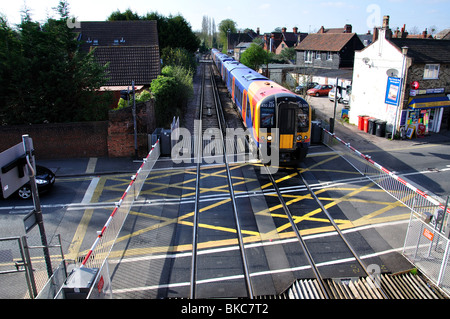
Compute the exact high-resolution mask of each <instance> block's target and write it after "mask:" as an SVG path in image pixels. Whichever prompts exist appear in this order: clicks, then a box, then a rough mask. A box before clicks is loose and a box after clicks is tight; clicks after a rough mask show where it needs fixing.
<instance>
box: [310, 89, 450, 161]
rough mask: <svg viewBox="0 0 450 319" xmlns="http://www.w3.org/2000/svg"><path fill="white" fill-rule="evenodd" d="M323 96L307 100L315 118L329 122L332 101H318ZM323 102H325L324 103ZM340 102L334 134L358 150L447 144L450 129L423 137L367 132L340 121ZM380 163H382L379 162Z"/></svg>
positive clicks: (386, 149)
mask: <svg viewBox="0 0 450 319" xmlns="http://www.w3.org/2000/svg"><path fill="white" fill-rule="evenodd" d="M323 99H325V98H311V99H310V100H309V101H308V102H309V103H310V105H311V106H312V107H313V108H314V110H315V113H316V119H320V120H322V121H325V122H327V123H329V120H330V118H332V117H333V112H334V110H333V103H331V102H329V103H328V99H326V100H327V101H320V100H323ZM324 102H325V103H324ZM342 108H343V105H342V104H338V106H337V109H336V124H335V133H336V136H338V137H339V138H341V139H342V140H344V141H345V142H347V143H350V144H351V145H352V146H353V147H355V148H356V149H357V150H359V151H360V152H364V151H369V150H373V149H374V148H377V149H382V150H384V151H389V150H390V149H392V148H396V149H398V148H408V147H410V146H412V145H417V144H427V143H428V144H449V143H450V131H449V130H444V129H441V132H440V133H430V135H427V136H424V137H413V138H412V139H404V140H402V139H400V140H392V139H388V138H386V137H378V136H376V135H372V134H368V133H366V132H364V131H360V130H359V129H358V127H357V125H353V124H349V123H347V122H344V121H342V119H341V118H340V114H341V110H342ZM380 164H381V165H382V163H380Z"/></svg>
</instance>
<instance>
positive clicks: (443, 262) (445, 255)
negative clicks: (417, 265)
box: [437, 240, 450, 287]
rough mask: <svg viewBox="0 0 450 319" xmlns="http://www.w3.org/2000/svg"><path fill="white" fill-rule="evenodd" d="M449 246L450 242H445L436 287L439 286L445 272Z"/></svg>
mask: <svg viewBox="0 0 450 319" xmlns="http://www.w3.org/2000/svg"><path fill="white" fill-rule="evenodd" d="M449 244H450V240H447V245H446V246H445V253H444V256H443V257H442V264H441V269H440V270H439V277H438V280H437V285H438V287H440V286H441V283H442V279H443V278H444V273H445V270H446V268H447V259H448V249H449V246H450V245H449Z"/></svg>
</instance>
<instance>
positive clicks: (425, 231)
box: [423, 228, 434, 241]
mask: <svg viewBox="0 0 450 319" xmlns="http://www.w3.org/2000/svg"><path fill="white" fill-rule="evenodd" d="M423 235H424V236H425V238H427V239H428V240H430V241H433V238H434V234H433V233H432V232H431V231H429V230H428V229H427V228H425V229H424V230H423Z"/></svg>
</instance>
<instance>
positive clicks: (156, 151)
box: [80, 140, 161, 298]
mask: <svg viewBox="0 0 450 319" xmlns="http://www.w3.org/2000/svg"><path fill="white" fill-rule="evenodd" d="M160 153H161V152H160V142H159V140H157V142H156V143H155V145H153V147H152V149H151V151H150V152H149V154H148V155H147V157H146V158H145V159H144V161H143V163H142V165H141V167H140V168H139V170H138V171H137V173H136V175H134V176H133V177H132V180H131V183H130V184H129V185H128V187H127V189H126V191H125V192H124V194H123V195H122V197H121V199H120V200H119V202H118V203H117V204H116V206H115V208H114V210H113V211H112V213H111V215H110V216H109V218H108V220H107V221H106V223H105V225H104V226H103V228H102V229H101V230H100V231H98V236H97V238H96V240H95V242H94V243H93V245H92V247H91V248H90V249H89V251H88V253H87V254H86V256H85V257H84V259H83V261H82V263H81V266H80V268H83V267H86V268H90V269H98V272H97V274H96V277H95V281H94V283H93V285H92V288H91V291H90V293H89V295H88V298H105V297H106V298H108V297H111V285H110V277H109V271H108V262H107V258H108V256H109V254H110V252H111V250H112V248H113V246H114V243H115V241H116V239H117V236H118V235H119V233H120V230H121V229H122V226H123V224H124V222H125V220H126V218H127V216H128V213H129V212H130V210H131V207H132V206H133V203H134V201H135V200H136V199H137V197H138V196H139V193H140V192H141V189H142V186H143V185H144V183H145V180H146V179H147V177H148V175H149V174H150V172H151V170H152V168H153V166H154V165H155V163H156V161H157V160H158V158H159V156H160Z"/></svg>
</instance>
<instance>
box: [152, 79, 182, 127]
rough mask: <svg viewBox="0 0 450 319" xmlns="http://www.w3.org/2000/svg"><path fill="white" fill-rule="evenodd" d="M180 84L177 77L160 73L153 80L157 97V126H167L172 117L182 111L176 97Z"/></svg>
mask: <svg viewBox="0 0 450 319" xmlns="http://www.w3.org/2000/svg"><path fill="white" fill-rule="evenodd" d="M178 85H179V84H178V83H177V81H176V80H175V78H172V77H167V76H164V75H159V76H158V78H156V79H155V80H153V81H152V84H151V90H152V94H153V97H154V98H155V113H156V126H157V127H167V126H168V124H169V123H171V121H172V118H173V117H174V116H176V115H178V114H179V113H180V110H179V109H178V107H177V105H176V99H174V97H175V96H176V94H175V92H176V90H177V88H178Z"/></svg>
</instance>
